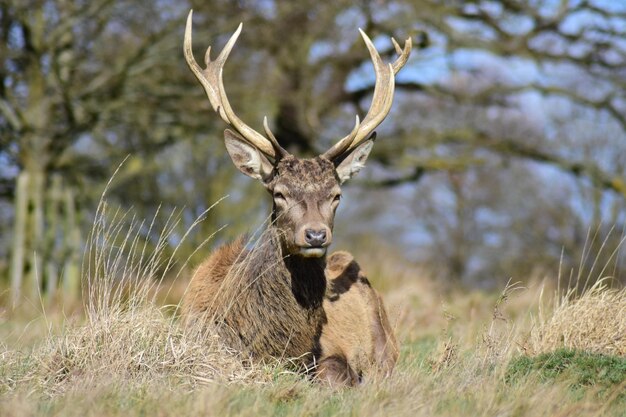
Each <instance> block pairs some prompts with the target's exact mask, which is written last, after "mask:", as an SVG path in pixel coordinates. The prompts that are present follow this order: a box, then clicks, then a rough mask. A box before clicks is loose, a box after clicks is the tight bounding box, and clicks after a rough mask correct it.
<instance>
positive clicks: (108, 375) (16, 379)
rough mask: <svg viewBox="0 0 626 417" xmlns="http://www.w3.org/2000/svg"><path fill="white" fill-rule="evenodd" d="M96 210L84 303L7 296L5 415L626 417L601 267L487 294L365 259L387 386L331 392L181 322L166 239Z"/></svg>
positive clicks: (621, 361) (622, 371)
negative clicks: (146, 237) (393, 341)
mask: <svg viewBox="0 0 626 417" xmlns="http://www.w3.org/2000/svg"><path fill="white" fill-rule="evenodd" d="M105 206H106V204H104V203H101V209H100V210H101V211H100V215H99V217H98V221H96V222H95V224H94V228H93V230H92V234H91V235H90V240H89V244H88V247H87V256H85V260H84V262H83V279H84V280H85V285H84V286H85V291H84V301H82V302H81V301H79V300H62V299H60V300H56V301H51V300H44V299H42V300H32V301H31V302H30V303H24V304H23V305H20V306H18V307H17V308H15V309H11V308H9V307H8V304H7V303H4V305H5V307H4V308H3V310H2V311H1V313H0V340H1V346H0V415H6V416H15V417H19V416H31V415H46V416H48V415H63V416H143V415H157V416H170V415H172V416H174V415H176V416H178V415H208V416H211V415H215V416H226V415H237V416H258V415H276V416H291V415H293V416H334V415H358V416H403V415H406V416H422V415H423V416H458V415H471V416H495V415H498V416H571V415H576V416H624V415H626V289H623V288H622V289H620V288H619V287H617V285H616V284H615V283H613V282H612V280H611V278H610V276H611V271H610V268H608V267H607V266H600V265H594V267H593V268H591V270H587V271H585V272H584V274H583V273H582V272H576V271H561V272H560V273H559V275H560V276H549V275H547V274H542V273H541V272H537V273H536V274H535V276H532V277H523V278H524V284H521V283H518V282H517V281H515V280H511V281H510V282H509V284H508V285H506V286H505V287H504V288H502V289H500V290H499V291H482V290H476V289H474V290H470V289H466V288H461V287H460V286H457V285H452V284H446V283H442V282H441V281H440V280H437V279H435V278H434V277H433V275H434V274H433V273H432V271H427V270H423V269H421V268H419V267H417V266H415V265H411V264H407V263H406V262H404V261H402V260H400V259H397V258H396V257H394V255H393V253H387V252H385V251H377V252H376V253H363V254H360V256H358V259H362V261H361V263H362V266H363V267H364V269H365V270H366V271H367V272H368V275H369V278H370V280H371V281H372V283H373V285H374V286H376V287H377V288H379V289H381V291H382V292H383V294H384V299H385V302H386V305H387V308H388V310H389V313H390V318H391V321H392V323H394V326H395V329H396V333H397V336H398V339H399V341H400V344H401V356H400V360H399V363H398V364H397V367H396V369H395V371H394V373H393V375H392V376H391V377H388V378H385V379H378V380H376V379H373V380H372V379H370V380H367V381H366V383H364V384H363V385H362V386H360V387H359V388H356V389H343V390H341V389H340V390H332V389H330V388H328V387H326V386H324V385H321V384H319V383H315V382H312V381H311V380H309V379H308V378H307V377H305V376H303V375H300V374H296V373H294V372H292V371H290V368H289V366H288V361H285V360H283V361H279V360H277V361H276V362H274V363H265V364H258V363H251V362H250V361H249V360H246V358H243V357H241V356H240V355H238V354H237V352H233V351H231V350H229V349H228V348H227V347H225V346H223V345H221V344H220V340H219V338H217V337H216V336H215V335H212V334H211V333H209V332H206V331H197V329H186V328H183V327H182V326H181V325H180V324H179V322H178V317H177V314H176V306H177V303H178V302H179V300H180V298H181V296H182V294H183V293H184V291H185V288H186V285H187V281H188V278H189V277H188V274H189V270H190V268H189V266H188V265H186V263H183V262H181V263H178V262H176V261H175V259H176V257H177V255H176V252H174V254H172V255H171V256H169V257H165V256H163V248H164V245H160V244H157V245H156V248H153V249H151V250H150V251H148V250H146V246H142V244H141V243H139V240H138V239H137V236H138V234H137V231H138V230H139V229H140V228H141V227H144V226H145V224H144V223H139V222H136V221H134V220H133V219H131V220H130V221H128V219H127V214H119V213H114V214H113V216H112V218H113V220H112V221H105V219H107V218H108V219H110V218H111V216H104V215H103V213H104V211H105V210H106V207H105ZM168 233H169V232H168V231H167V230H166V231H164V232H163V233H162V234H161V238H160V240H159V241H160V242H165V241H167V238H168ZM587 256H590V257H592V256H594V255H593V254H589V253H588V254H587ZM120 277H121V278H120ZM574 284H576V285H574ZM4 295H6V291H4V292H3V296H4Z"/></svg>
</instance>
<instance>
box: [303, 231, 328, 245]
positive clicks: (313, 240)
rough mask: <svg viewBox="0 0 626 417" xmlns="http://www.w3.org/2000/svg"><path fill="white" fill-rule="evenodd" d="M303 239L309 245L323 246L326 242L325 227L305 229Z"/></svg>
mask: <svg viewBox="0 0 626 417" xmlns="http://www.w3.org/2000/svg"><path fill="white" fill-rule="evenodd" d="M304 241H305V242H306V243H308V244H309V245H310V246H323V245H324V244H325V243H326V229H319V230H315V229H306V230H305V231H304Z"/></svg>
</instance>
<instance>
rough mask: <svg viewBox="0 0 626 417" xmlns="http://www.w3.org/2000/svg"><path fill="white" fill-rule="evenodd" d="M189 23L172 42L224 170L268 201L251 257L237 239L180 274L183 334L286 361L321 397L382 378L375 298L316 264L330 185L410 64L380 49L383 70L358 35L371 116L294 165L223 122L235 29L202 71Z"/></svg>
mask: <svg viewBox="0 0 626 417" xmlns="http://www.w3.org/2000/svg"><path fill="white" fill-rule="evenodd" d="M192 16H193V10H192V11H190V12H189V15H188V17H187V24H186V29H185V35H184V48H183V49H184V56H185V59H186V61H187V64H188V66H189V68H190V69H191V71H192V72H193V74H194V75H195V77H196V78H197V79H198V81H199V82H200V84H201V85H202V87H203V88H204V90H205V92H206V95H207V97H208V99H209V101H210V103H211V106H212V108H213V110H214V111H215V112H216V113H217V114H218V115H219V116H220V118H221V119H222V120H223V121H224V122H226V124H228V125H229V126H230V127H231V128H230V129H226V130H225V131H224V143H225V145H226V150H227V152H228V154H229V155H230V157H231V159H232V162H233V163H234V165H235V167H236V168H237V169H239V170H240V171H241V172H242V173H243V174H245V175H247V176H249V177H251V178H253V179H256V180H258V181H260V182H261V184H262V185H263V187H265V189H266V190H267V191H268V193H269V194H270V196H271V199H272V211H271V222H270V223H269V224H268V226H267V227H266V229H265V230H264V231H263V233H262V234H261V236H260V237H259V239H258V241H257V242H256V244H255V246H254V247H253V248H251V249H250V248H247V246H246V238H245V237H240V238H238V239H236V240H235V241H234V242H232V243H228V244H225V245H223V246H221V247H219V248H217V249H216V250H214V251H213V253H211V254H210V255H209V257H208V258H207V259H206V260H205V261H203V262H202V263H201V264H200V265H199V266H198V267H197V268H196V270H195V271H194V273H193V274H192V278H191V281H190V284H189V286H188V289H187V291H186V293H185V295H184V296H183V300H182V307H181V316H182V320H183V322H184V323H185V324H187V325H191V324H194V323H195V324H198V323H199V325H200V326H206V327H211V328H214V329H216V330H217V332H218V334H219V337H220V338H221V340H223V341H224V342H225V343H226V344H227V345H228V346H230V347H232V348H233V349H235V350H237V351H240V352H243V353H246V354H247V355H249V357H251V358H252V359H254V360H258V361H265V360H268V359H272V358H290V360H291V361H292V363H295V364H296V367H297V368H298V369H302V370H304V371H305V372H306V373H307V374H309V375H311V377H312V378H313V379H315V380H318V381H323V382H327V383H328V384H330V385H331V386H333V387H343V386H356V385H359V384H361V383H363V382H364V381H365V380H366V378H369V377H370V376H374V375H389V374H390V373H391V372H392V370H393V368H394V366H395V363H396V361H397V359H398V354H399V350H398V343H397V340H396V337H395V335H394V331H393V329H392V327H391V325H390V321H389V318H388V315H387V311H386V309H385V306H384V303H383V299H382V297H381V295H380V294H379V293H378V291H376V290H375V289H374V288H373V287H372V285H371V284H370V282H369V281H368V279H367V276H366V274H365V273H364V272H363V271H362V270H361V268H360V266H359V264H358V263H357V262H356V261H355V260H354V257H353V256H352V255H351V254H350V253H349V252H345V251H338V252H335V253H332V254H330V255H328V254H327V250H328V247H329V246H330V244H331V243H332V239H333V224H334V217H335V212H336V210H337V207H338V206H339V203H340V200H341V185H342V184H343V183H344V182H345V181H347V180H348V179H350V178H352V177H353V176H354V175H355V174H357V173H358V172H359V171H360V170H361V169H362V168H363V167H364V164H365V161H366V159H367V158H368V156H369V154H370V151H371V149H372V146H373V144H374V140H375V139H376V133H375V131H374V129H375V128H376V127H377V126H378V125H379V124H380V123H381V122H382V121H383V119H385V117H386V116H387V114H388V113H389V111H390V109H391V105H392V101H393V93H394V86H395V75H396V74H397V73H398V71H400V69H401V68H402V67H403V66H404V65H405V63H406V62H407V60H408V58H409V54H410V52H411V47H412V43H411V38H408V39H407V40H406V41H405V44H404V46H403V47H402V48H401V47H400V45H399V44H398V43H397V42H396V40H395V39H393V38H392V42H393V45H394V48H395V51H396V53H397V54H398V58H397V59H396V60H395V61H394V62H393V63H384V62H383V60H382V59H381V57H380V54H379V52H378V51H377V50H376V48H375V46H374V45H373V43H372V41H371V40H370V38H369V37H368V36H367V35H366V34H365V32H363V31H362V30H360V29H359V31H360V34H361V37H362V38H363V41H364V42H365V45H366V47H367V49H368V51H369V54H370V58H371V60H372V62H373V65H374V70H375V73H376V81H375V86H374V93H373V98H372V103H371V106H370V108H369V110H368V112H367V114H366V116H365V118H364V119H363V121H360V120H359V117H358V116H357V117H356V122H355V125H354V128H353V129H352V131H351V132H350V133H349V134H348V135H346V136H345V137H343V138H342V139H341V140H339V141H338V142H336V143H335V144H334V145H333V146H331V147H330V149H328V150H327V151H325V152H324V153H322V154H320V155H318V156H316V157H314V158H311V159H304V158H298V157H296V156H294V155H292V154H290V153H289V152H288V151H287V150H286V149H284V148H283V147H282V146H281V145H280V144H279V142H278V140H277V138H276V137H275V136H274V134H273V133H272V131H271V130H270V128H269V125H268V121H267V117H265V118H264V120H263V128H264V132H265V135H263V134H261V133H259V132H258V131H256V130H254V129H252V128H251V127H249V126H248V125H246V124H245V123H244V122H243V121H242V120H241V119H240V118H239V117H238V116H237V115H236V114H235V112H234V111H233V109H232V107H231V105H230V103H229V101H228V98H227V96H226V90H225V87H224V82H223V74H222V72H223V67H224V64H225V62H226V60H227V58H228V56H229V54H230V52H231V50H232V49H233V47H234V45H235V42H236V41H237V38H238V37H239V35H240V33H241V31H242V27H243V24H240V25H239V27H238V28H237V30H236V31H235V32H234V34H233V35H232V36H231V37H230V39H229V40H228V42H227V43H226V45H225V46H224V48H223V50H222V51H221V53H220V54H219V55H218V57H217V58H216V59H215V60H212V59H211V57H210V53H211V47H210V46H209V47H208V49H207V52H206V54H205V60H204V61H205V67H206V68H204V69H203V68H202V67H200V65H199V64H198V63H197V62H196V60H195V58H194V55H193V51H192Z"/></svg>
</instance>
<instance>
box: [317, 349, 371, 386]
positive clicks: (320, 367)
mask: <svg viewBox="0 0 626 417" xmlns="http://www.w3.org/2000/svg"><path fill="white" fill-rule="evenodd" d="M314 377H315V378H316V379H317V380H319V381H320V382H325V383H327V384H328V385H330V386H331V387H332V388H341V387H354V386H356V385H358V383H359V382H360V378H359V375H357V373H356V372H355V371H354V369H352V367H351V366H350V365H348V362H347V361H346V359H345V358H343V357H340V356H329V357H326V358H322V359H320V361H319V363H318V364H317V367H316V368H315V373H314Z"/></svg>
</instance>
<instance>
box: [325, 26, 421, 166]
mask: <svg viewBox="0 0 626 417" xmlns="http://www.w3.org/2000/svg"><path fill="white" fill-rule="evenodd" d="M359 32H361V37H363V40H364V41H365V45H366V46H367V49H368V50H369V52H370V57H371V59H372V62H373V63H374V70H375V71H376V84H375V86H374V96H373V97H372V104H371V106H370V109H369V111H368V112H367V115H366V116H365V119H363V122H361V123H359V118H358V117H357V121H356V126H355V127H354V129H353V130H352V132H350V134H348V136H346V137H344V138H343V139H341V140H340V141H339V142H337V143H336V144H335V145H334V146H333V147H332V148H330V149H329V150H327V151H326V152H325V153H324V154H322V156H324V157H325V158H327V159H329V160H331V161H332V160H334V159H335V158H337V157H340V156H341V155H343V154H344V153H346V152H347V151H349V150H351V149H354V148H356V147H357V146H359V145H360V144H361V143H363V141H364V140H365V139H367V138H368V137H369V134H370V133H371V132H372V131H373V130H374V129H375V128H376V126H378V125H379V124H380V123H381V122H382V121H383V120H384V119H385V117H386V116H387V114H388V113H389V110H390V109H391V103H392V102H393V91H394V87H395V79H394V76H395V74H397V73H398V71H400V69H401V68H402V67H403V66H404V64H406V62H407V60H408V59H409V55H410V53H411V47H412V42H411V38H408V39H407V40H406V42H405V43H404V49H402V48H400V45H398V42H396V40H395V39H394V38H391V41H392V42H393V46H394V48H395V50H396V53H397V54H398V55H399V56H398V59H396V61H395V62H394V63H393V64H391V63H389V64H384V63H383V60H382V59H381V58H380V55H379V54H378V51H377V50H376V47H375V46H374V44H373V43H372V41H371V40H370V38H369V37H368V36H367V35H366V34H365V32H363V31H362V30H361V29H359Z"/></svg>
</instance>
